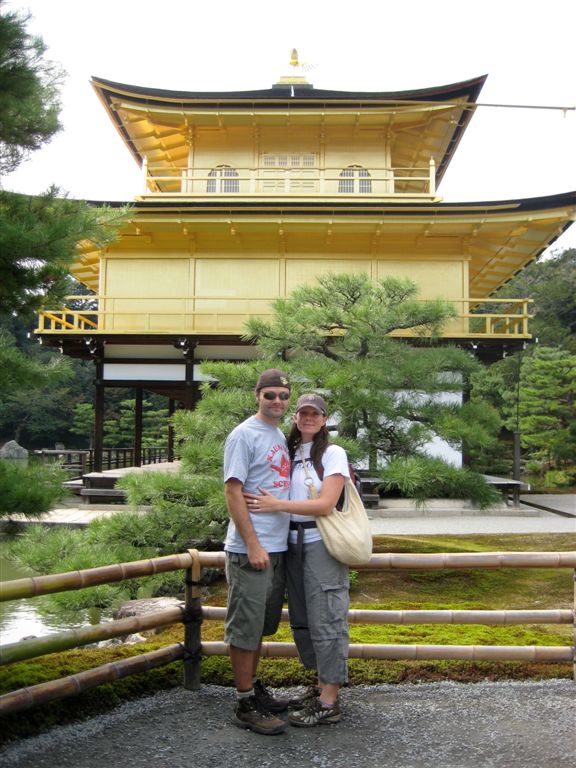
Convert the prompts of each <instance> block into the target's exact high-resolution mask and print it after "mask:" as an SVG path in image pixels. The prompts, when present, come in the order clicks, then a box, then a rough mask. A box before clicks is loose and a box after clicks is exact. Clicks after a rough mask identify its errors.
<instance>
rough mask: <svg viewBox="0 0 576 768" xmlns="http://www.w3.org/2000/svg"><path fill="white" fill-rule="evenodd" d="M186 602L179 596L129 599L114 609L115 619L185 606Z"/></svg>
mask: <svg viewBox="0 0 576 768" xmlns="http://www.w3.org/2000/svg"><path fill="white" fill-rule="evenodd" d="M183 607H184V602H183V601H182V600H179V599H178V598H177V597H149V598H143V599H142V600H128V601H127V602H126V603H122V605H121V606H120V607H119V608H118V609H117V610H116V611H114V618H115V619H127V618H128V617H129V616H145V615H146V614H148V613H157V612H158V611H166V610H168V608H183Z"/></svg>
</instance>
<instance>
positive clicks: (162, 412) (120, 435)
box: [77, 399, 168, 448]
mask: <svg viewBox="0 0 576 768" xmlns="http://www.w3.org/2000/svg"><path fill="white" fill-rule="evenodd" d="M135 411H136V400H133V399H126V400H122V402H121V403H120V406H119V408H118V411H117V412H116V413H114V414H111V418H108V419H106V421H105V422H104V445H105V446H108V447H113V448H126V447H130V446H132V445H133V434H132V433H133V429H134V420H135V419H134V415H135ZM78 416H79V417H81V418H82V417H85V416H86V414H85V413H83V412H82V411H80V412H79V414H78ZM77 424H78V422H77ZM167 440H168V409H167V408H154V407H153V403H152V401H151V400H148V399H147V400H143V401H142V446H143V447H144V448H146V447H154V446H158V445H165V444H166V443H167Z"/></svg>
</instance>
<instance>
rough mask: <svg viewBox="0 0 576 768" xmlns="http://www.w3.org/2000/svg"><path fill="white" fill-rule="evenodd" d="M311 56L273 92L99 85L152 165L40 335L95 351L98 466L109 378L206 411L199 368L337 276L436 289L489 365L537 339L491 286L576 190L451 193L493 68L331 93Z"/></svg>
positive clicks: (537, 246) (245, 354) (66, 348)
mask: <svg viewBox="0 0 576 768" xmlns="http://www.w3.org/2000/svg"><path fill="white" fill-rule="evenodd" d="M297 63H298V62H297V58H296V56H295V55H293V61H292V64H293V65H294V66H293V68H292V75H290V76H287V77H282V78H280V80H279V82H278V83H276V84H275V85H273V86H272V87H271V88H269V89H266V90H257V91H239V92H218V93H206V92H176V91H168V90H158V89H151V88H145V87H141V86H133V85H125V84H121V83H115V82H110V81H108V80H101V79H99V78H94V79H93V81H92V85H93V87H94V90H95V91H96V94H97V96H98V98H99V99H100V101H101V102H102V105H103V107H104V109H105V110H106V111H107V113H108V115H109V117H110V119H111V120H112V122H113V123H114V125H115V126H116V128H117V130H118V133H119V135H120V137H121V139H122V140H123V141H124V143H125V144H126V147H127V149H128V151H129V152H131V153H132V155H133V156H134V159H135V160H136V162H137V163H138V164H139V165H140V167H141V168H142V190H141V193H140V194H139V195H138V196H137V197H136V199H135V203H134V208H133V216H132V218H131V220H130V222H129V223H128V224H127V225H126V226H125V227H124V228H123V230H122V232H121V236H120V238H119V239H118V240H117V241H116V242H115V243H113V244H112V245H110V246H109V247H107V248H106V249H104V250H92V249H90V248H89V247H88V248H84V249H82V250H80V251H79V255H78V259H77V261H76V263H75V264H74V267H73V270H72V273H73V275H74V277H76V278H77V279H78V280H79V281H80V282H81V283H83V284H84V285H85V286H87V287H88V288H90V289H91V290H92V291H93V292H94V294H95V296H91V297H90V299H89V300H87V299H86V297H83V299H78V297H76V299H75V301H74V304H73V306H74V307H76V308H75V309H71V308H70V307H64V308H58V309H51V308H47V309H46V310H45V311H44V312H42V313H41V314H40V318H39V326H38V329H37V331H36V333H37V334H38V335H39V336H41V337H42V339H43V341H44V343H45V344H48V345H52V346H58V347H60V348H61V350H62V351H63V353H64V354H66V355H70V356H73V357H80V358H92V359H93V360H94V362H95V366H96V390H97V396H96V430H95V449H96V462H95V467H94V468H95V469H99V468H100V467H99V466H98V461H99V459H98V455H99V454H100V456H101V452H102V433H103V412H104V392H105V389H106V388H107V387H130V388H135V389H136V391H137V403H138V402H140V403H141V400H142V391H143V390H148V391H152V392H157V393H162V394H164V395H165V396H166V397H167V398H168V399H169V402H170V409H173V408H174V404H175V403H176V402H180V403H182V404H183V405H184V406H185V407H193V405H194V402H195V400H196V399H197V397H198V382H199V378H200V377H199V373H198V364H199V363H200V362H201V361H203V360H212V359H225V360H244V359H249V358H251V357H253V356H254V354H255V350H254V348H253V347H250V346H248V345H246V344H244V343H243V342H242V340H241V335H242V333H243V326H244V322H245V320H246V318H247V317H248V316H253V315H262V316H265V315H266V314H267V313H268V312H269V307H270V303H271V301H272V300H273V299H275V298H277V297H279V296H285V295H287V294H289V293H290V292H291V291H292V290H293V289H294V288H295V287H296V286H298V285H301V284H304V283H310V282H313V281H314V280H315V278H316V276H317V275H319V274H321V273H325V272H328V271H333V272H356V271H362V272H366V273H368V274H369V275H371V276H372V277H374V278H381V277H384V276H387V275H395V276H408V277H410V278H411V279H413V280H415V281H416V282H417V283H418V285H419V287H420V291H421V293H420V295H421V297H422V298H424V299H429V298H436V297H442V298H445V299H449V300H451V301H453V302H454V303H455V305H456V307H457V310H458V315H459V316H458V318H457V319H456V320H454V321H452V322H451V323H450V325H449V326H448V327H447V328H446V330H445V333H444V337H445V339H446V340H449V341H451V342H453V343H457V344H466V345H470V348H471V349H474V350H475V354H477V355H478V356H479V357H481V358H482V359H484V360H486V361H490V360H494V359H498V358H499V357H501V356H502V353H503V352H504V351H506V350H508V351H511V350H514V349H517V348H518V347H519V346H521V345H523V344H524V343H525V342H526V341H527V340H529V339H530V327H529V317H530V307H529V297H526V298H525V299H522V300H515V301H504V300H500V302H499V303H496V304H495V303H494V300H493V299H492V296H493V294H494V292H495V291H496V290H497V289H498V288H500V287H501V286H503V285H505V283H506V282H507V281H508V280H510V279H511V278H512V277H513V276H514V275H515V274H516V273H518V272H519V271H520V270H522V269H523V268H524V267H526V266H527V265H528V264H529V263H530V262H531V261H533V260H534V259H535V258H536V257H537V256H538V255H539V254H540V253H541V252H542V251H543V250H544V249H546V248H547V247H548V246H549V245H550V244H551V243H552V242H553V241H554V240H555V239H556V238H557V237H558V236H559V235H560V234H561V233H562V231H563V230H564V229H565V228H566V227H567V226H569V225H570V223H571V221H572V220H573V219H574V218H575V216H576V193H567V194H560V195H553V196H550V197H542V198H532V199H519V200H496V201H478V202H473V203H470V202H466V203H461V202H444V201H443V200H442V198H441V197H440V196H439V194H438V189H439V186H440V182H441V181H442V177H443V175H444V173H445V172H446V169H447V167H448V164H449V163H450V161H451V159H452V157H453V155H454V153H455V151H456V149H457V146H458V143H459V141H460V139H461V138H462V135H463V133H464V131H465V130H466V128H467V126H468V124H469V122H470V120H471V119H472V116H473V114H474V111H475V108H476V100H477V97H478V94H479V93H480V90H481V88H482V85H483V83H484V80H485V77H478V78H476V79H473V80H469V81H466V82H460V83H455V84H452V85H444V86H439V87H435V88H427V89H423V90H415V91H401V92H393V93H389V92H348V91H330V90H320V89H316V88H314V87H313V86H312V85H310V84H309V83H308V82H307V81H306V79H305V77H304V76H303V75H302V74H301V73H300V70H299V68H298V66H297ZM495 186H496V187H497V180H496V181H495ZM79 301H85V302H86V304H85V306H86V309H82V308H80V309H78V307H79V306H80V307H81V306H82V305H81V304H79ZM494 306H496V307H498V310H497V311H494ZM136 432H137V433H138V430H136ZM100 461H101V459H100Z"/></svg>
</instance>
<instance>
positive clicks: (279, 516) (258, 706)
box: [224, 368, 290, 734]
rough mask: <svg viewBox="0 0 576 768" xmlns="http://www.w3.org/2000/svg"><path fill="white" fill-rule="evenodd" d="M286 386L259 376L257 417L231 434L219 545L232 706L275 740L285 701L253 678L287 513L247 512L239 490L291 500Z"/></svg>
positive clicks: (244, 722)
mask: <svg viewBox="0 0 576 768" xmlns="http://www.w3.org/2000/svg"><path fill="white" fill-rule="evenodd" d="M289 399H290V382H289V380H288V377H287V376H286V374H284V373H283V372H282V371H279V370H277V369H276V368H271V369H269V370H267V371H264V372H263V373H262V374H261V376H260V378H259V379H258V383H257V384H256V402H257V405H258V411H257V413H256V415H255V416H251V417H250V418H249V419H246V421H244V422H242V423H241V424H239V425H238V426H237V427H236V428H235V429H233V430H232V432H231V433H230V434H229V435H228V438H227V440H226V444H225V447H224V483H225V486H224V493H225V496H226V504H227V506H228V514H229V515H230V522H229V525H228V533H227V535H226V541H225V543H224V549H225V551H226V578H227V579H228V611H227V616H226V624H225V640H226V642H227V643H228V644H229V645H230V659H231V662H232V671H233V673H234V682H235V685H236V695H237V702H236V707H235V710H234V722H235V724H236V725H238V726H240V727H243V728H249V729H250V730H253V731H256V732H257V733H263V734H276V733H281V732H282V731H283V730H284V729H285V728H286V723H285V722H284V721H283V720H282V719H280V718H279V717H277V716H276V715H275V714H274V713H276V712H281V711H283V710H285V709H287V706H288V700H287V699H286V700H283V699H277V698H274V697H273V696H272V695H271V694H270V693H269V691H267V690H266V688H265V687H264V685H263V684H262V683H261V682H260V681H259V680H258V678H257V676H256V668H257V666H258V662H259V660H260V650H261V645H262V637H263V636H264V635H271V634H274V633H275V632H276V630H277V629H278V624H279V623H280V618H281V613H282V605H283V602H284V593H285V570H284V559H285V553H286V550H287V548H288V529H289V525H290V515H288V514H286V513H285V512H270V513H255V514H250V512H249V511H248V507H247V505H246V501H245V499H244V496H243V491H248V492H250V493H259V488H265V489H266V490H268V491H270V492H271V493H273V494H274V495H275V496H277V497H278V498H281V499H288V494H289V490H290V459H289V455H288V449H287V446H286V439H285V437H284V435H283V433H282V432H281V431H280V429H279V425H280V422H281V420H282V417H283V416H284V414H285V413H286V410H287V408H288V402H289Z"/></svg>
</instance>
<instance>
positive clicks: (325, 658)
mask: <svg viewBox="0 0 576 768" xmlns="http://www.w3.org/2000/svg"><path fill="white" fill-rule="evenodd" d="M326 421H327V414H326V405H325V403H324V400H323V399H322V398H321V397H320V396H319V395H313V394H310V395H302V396H301V397H299V398H298V402H297V403H296V413H295V415H294V424H293V425H292V429H291V430H290V434H289V435H288V450H289V452H290V458H291V462H292V481H291V486H290V500H289V501H288V502H286V501H283V500H281V499H277V498H275V497H274V496H272V494H270V493H268V492H267V491H266V490H265V489H263V488H261V489H259V490H260V491H261V492H262V495H261V496H257V495H255V494H248V493H247V494H245V497H246V500H247V503H248V508H249V509H250V511H251V512H280V511H284V512H289V513H290V535H289V542H288V553H287V580H288V608H289V613H290V624H291V627H292V632H293V634H294V641H295V643H296V647H297V648H298V653H299V656H300V659H301V661H302V663H303V664H304V666H305V667H306V668H307V669H314V670H316V671H317V674H318V685H317V686H312V687H310V688H309V689H308V691H307V692H306V693H305V694H304V696H302V697H300V698H299V699H293V700H292V701H291V702H290V705H291V707H292V710H293V711H292V712H291V713H290V715H289V716H288V719H289V721H290V723H291V724H292V725H296V726H302V727H310V726H314V725H319V724H321V723H335V722H338V721H339V720H340V717H341V713H340V704H339V701H338V692H339V689H340V686H341V685H342V684H343V683H346V682H347V681H348V606H349V578H348V566H346V565H344V564H342V563H340V562H339V561H338V560H335V559H334V558H333V557H332V556H331V555H330V554H329V553H328V551H327V549H326V547H325V546H324V544H323V542H322V537H321V535H320V531H319V529H318V527H317V526H316V522H315V520H316V517H317V516H318V515H329V514H330V513H331V512H332V510H333V509H334V507H335V505H336V504H337V502H338V499H339V498H340V495H341V493H342V490H343V488H344V483H345V481H346V479H347V478H348V477H349V476H350V475H349V470H348V459H347V456H346V452H345V451H344V450H343V448H341V447H340V446H338V445H333V444H331V443H330V441H329V436H328V430H327V428H326ZM314 490H315V491H316V493H315V492H314ZM315 496H316V498H315Z"/></svg>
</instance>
